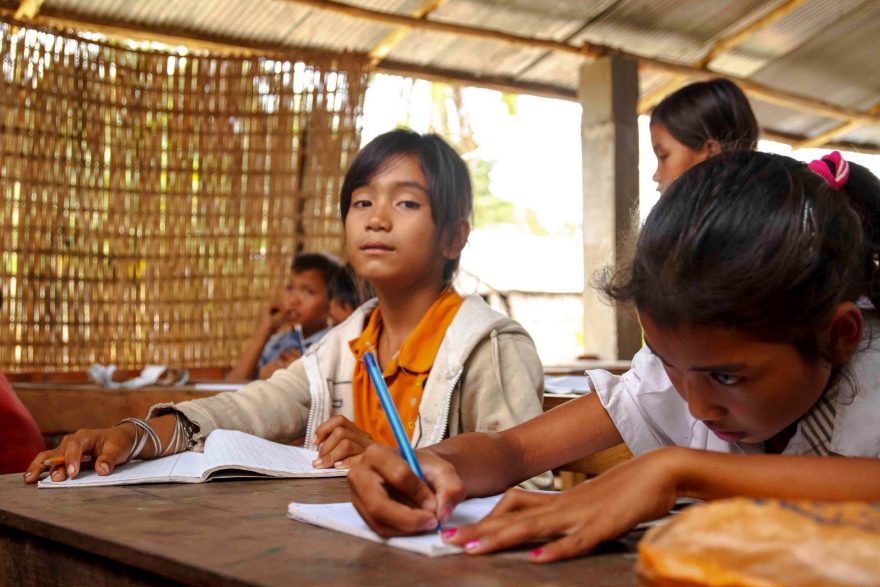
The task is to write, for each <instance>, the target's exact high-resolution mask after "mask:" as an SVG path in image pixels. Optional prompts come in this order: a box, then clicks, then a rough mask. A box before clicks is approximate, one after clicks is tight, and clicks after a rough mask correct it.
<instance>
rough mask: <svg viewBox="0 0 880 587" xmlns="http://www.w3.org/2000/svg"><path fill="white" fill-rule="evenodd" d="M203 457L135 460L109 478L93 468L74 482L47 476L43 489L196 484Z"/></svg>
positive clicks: (186, 454)
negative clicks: (136, 484)
mask: <svg viewBox="0 0 880 587" xmlns="http://www.w3.org/2000/svg"><path fill="white" fill-rule="evenodd" d="M203 461H204V455H202V454H201V453H194V452H182V453H179V454H176V455H171V456H167V457H162V458H161V459H154V460H151V461H134V462H132V463H126V464H124V465H119V466H118V467H116V469H114V470H113V473H111V474H110V475H104V476H101V475H98V474H97V473H95V472H94V471H93V470H91V469H87V470H83V471H81V472H80V474H79V475H77V476H76V478H74V479H67V480H65V481H52V479H51V478H49V477H46V478H45V479H43V480H42V481H40V482H39V483H38V485H39V486H40V487H48V488H57V487H77V486H84V487H94V486H98V485H133V484H135V483H168V482H169V481H183V482H187V481H188V482H197V481H200V477H201V474H202V467H203Z"/></svg>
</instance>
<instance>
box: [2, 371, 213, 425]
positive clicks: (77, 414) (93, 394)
mask: <svg viewBox="0 0 880 587" xmlns="http://www.w3.org/2000/svg"><path fill="white" fill-rule="evenodd" d="M13 389H14V390H15V393H16V395H18V397H19V398H20V399H21V401H22V403H23V404H24V405H25V407H26V408H27V409H28V411H29V412H30V413H31V415H32V416H33V417H34V420H36V422H37V426H39V427H40V432H41V433H42V434H43V435H44V436H52V435H63V434H68V433H70V432H75V431H76V430H78V429H80V428H104V427H106V426H112V425H113V424H115V423H117V422H119V421H120V420H122V419H123V418H128V417H131V416H137V417H143V416H145V415H146V414H147V410H148V409H150V406H152V405H154V404H158V403H163V402H182V401H186V400H191V399H198V398H202V397H210V396H212V395H216V394H217V393H218V392H217V391H208V390H200V389H195V388H194V387H193V386H191V385H185V386H181V387H141V388H138V389H106V388H104V387H100V386H97V385H94V384H89V383H63V382H59V383H14V384H13Z"/></svg>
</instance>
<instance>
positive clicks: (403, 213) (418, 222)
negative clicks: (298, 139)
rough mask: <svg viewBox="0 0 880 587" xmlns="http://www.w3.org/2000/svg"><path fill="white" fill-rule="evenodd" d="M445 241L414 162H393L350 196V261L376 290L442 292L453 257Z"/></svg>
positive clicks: (399, 159) (402, 159)
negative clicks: (434, 289)
mask: <svg viewBox="0 0 880 587" xmlns="http://www.w3.org/2000/svg"><path fill="white" fill-rule="evenodd" d="M441 236H442V235H441V234H440V231H439V230H438V229H437V226H436V225H435V224H434V220H433V218H432V217H431V200H430V198H429V196H428V182H427V179H426V178H425V174H424V172H423V171H422V167H421V165H420V164H419V160H418V159H417V158H416V157H415V156H412V155H404V156H401V157H397V158H394V159H390V160H389V161H388V162H387V163H386V164H385V165H384V166H383V167H382V168H380V169H379V171H378V173H376V175H375V176H374V177H373V178H372V179H371V180H370V183H369V184H367V185H365V186H362V187H359V188H358V189H356V190H354V192H353V193H352V195H351V207H350V208H349V210H348V216H347V217H346V219H345V240H346V248H347V251H348V258H349V260H350V261H351V264H352V266H354V269H355V272H356V273H357V274H358V275H359V276H361V277H363V278H364V279H366V280H367V281H369V282H370V283H371V284H372V285H373V287H375V288H376V289H379V290H381V289H383V288H385V287H390V288H393V289H394V290H395V291H401V290H405V289H409V288H412V287H423V286H425V285H427V284H431V285H436V286H437V287H439V285H440V282H441V279H442V275H443V265H444V264H445V262H446V260H447V259H449V258H452V257H450V256H449V255H450V254H453V252H452V251H449V250H445V249H446V247H443V246H442V243H441V240H442V239H441ZM456 255H457V253H456Z"/></svg>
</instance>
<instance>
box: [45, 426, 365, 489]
mask: <svg viewBox="0 0 880 587" xmlns="http://www.w3.org/2000/svg"><path fill="white" fill-rule="evenodd" d="M317 457H318V453H317V452H316V451H313V450H307V449H305V448H301V447H298V446H289V445H286V444H279V443H277V442H272V441H271V440H265V439H263V438H258V437H256V436H252V435H250V434H246V433H244V432H238V431H236V430H214V431H213V432H212V433H211V434H210V435H209V436H208V438H207V440H205V451H204V452H192V451H187V452H182V453H178V454H176V455H171V456H167V457H162V458H161V459H154V460H149V461H134V462H131V463H126V464H125V465H120V466H119V467H117V468H116V470H114V471H113V472H112V473H111V474H109V475H106V476H100V475H98V474H96V473H95V472H94V471H92V470H87V471H82V472H80V474H79V475H77V476H76V478H74V479H67V480H65V481H52V480H51V479H49V478H46V479H43V480H42V481H40V482H39V484H38V485H39V486H40V487H48V488H53V489H54V488H58V487H94V486H98V485H135V484H139V483H204V482H205V481H210V480H211V479H216V478H218V477H224V478H229V477H255V476H269V477H287V478H295V477H341V476H344V475H345V474H346V473H347V471H345V470H340V469H315V468H314V467H312V461H314V460H315V459H316V458H317Z"/></svg>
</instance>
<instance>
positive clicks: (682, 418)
mask: <svg viewBox="0 0 880 587" xmlns="http://www.w3.org/2000/svg"><path fill="white" fill-rule="evenodd" d="M878 328H880V324H878V323H876V322H875V323H873V324H870V323H868V324H866V325H865V332H866V336H870V333H871V332H872V331H874V332H876V333H877V334H878V335H880V330H878ZM878 346H880V343H878V341H877V340H876V339H875V340H874V342H873V343H872V346H870V347H869V348H867V349H866V350H862V351H859V352H858V353H857V354H856V355H854V356H853V358H852V359H851V360H850V362H849V363H848V365H847V369H848V374H849V380H850V381H851V382H852V383H854V384H855V386H854V387H853V386H852V385H851V383H850V382H848V381H847V378H846V377H842V378H840V379H839V381H838V383H837V384H836V385H838V386H841V389H840V393H838V394H837V415H836V417H835V425H834V431H833V432H832V437H831V443H830V444H829V448H830V450H831V451H832V452H834V453H836V454H840V455H844V456H862V457H874V458H876V457H880V348H877V347H878ZM586 374H587V377H588V378H589V380H590V384H591V387H592V389H593V391H595V392H596V394H597V395H598V396H599V400H600V402H601V403H602V406H603V407H604V408H605V410H606V411H607V412H608V415H609V416H610V417H611V420H612V421H613V422H614V425H615V426H616V427H617V430H618V432H620V435H621V437H623V441H624V442H625V443H626V445H627V447H628V448H629V449H630V451H631V452H632V453H633V454H634V455H640V454H642V453H645V452H647V451H649V450H653V449H655V448H660V447H662V446H683V447H688V448H696V449H702V450H712V451H716V452H726V453H760V452H763V447H762V445H759V444H747V443H742V442H740V443H731V442H725V441H723V440H721V439H720V438H718V437H717V436H715V434H714V433H713V432H712V431H711V430H709V429H708V428H707V427H706V425H705V424H703V423H702V422H701V421H700V420H698V419H696V418H694V417H693V416H692V415H691V414H690V412H689V411H688V408H687V403H686V402H685V401H684V400H683V399H682V398H681V396H680V395H678V392H676V391H675V388H674V387H673V386H672V382H671V381H670V380H669V377H668V376H667V375H666V371H665V370H664V369H663V363H662V362H661V361H660V359H659V358H657V356H656V355H655V354H654V353H652V352H651V351H650V349H648V348H647V347H644V348H642V349H641V350H640V351H639V352H638V353H636V356H635V357H633V361H632V367H631V369H630V370H629V371H627V372H626V373H624V374H623V375H619V376H617V375H612V374H611V373H608V372H607V371H601V370H589V371H587V373H586ZM853 388H854V389H855V393H853ZM783 453H784V454H812V453H811V451H810V448H809V444H808V443H807V442H806V440H805V438H804V437H803V433H802V431H801V427H800V424H799V425H798V429H797V431H796V432H795V434H794V436H793V437H792V439H791V440H790V441H789V443H788V445H787V446H786V448H785V450H784V451H783Z"/></svg>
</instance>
